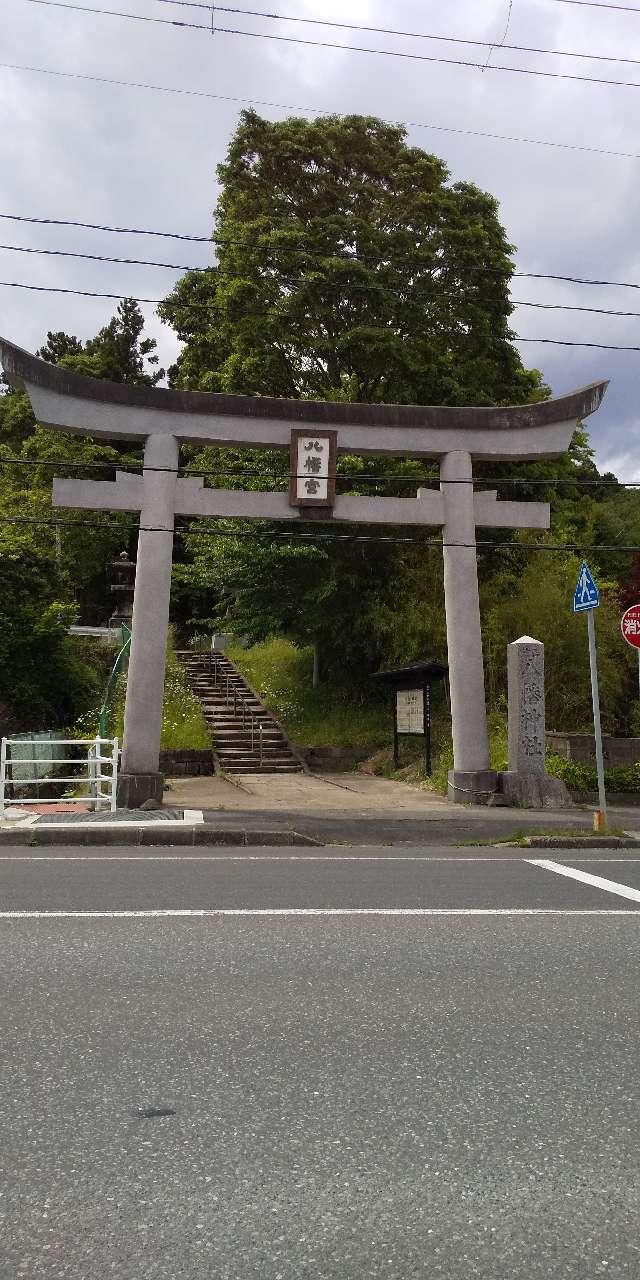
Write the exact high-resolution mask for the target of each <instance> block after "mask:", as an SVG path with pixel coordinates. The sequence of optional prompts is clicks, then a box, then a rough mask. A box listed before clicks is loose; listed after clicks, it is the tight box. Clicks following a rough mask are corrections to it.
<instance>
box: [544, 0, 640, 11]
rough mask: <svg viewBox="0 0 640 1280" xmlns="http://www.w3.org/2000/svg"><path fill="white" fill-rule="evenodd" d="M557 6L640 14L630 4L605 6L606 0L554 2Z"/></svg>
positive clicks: (558, 0) (556, 0) (555, 0)
mask: <svg viewBox="0 0 640 1280" xmlns="http://www.w3.org/2000/svg"><path fill="white" fill-rule="evenodd" d="M554 3H555V4H576V5H579V6H580V7H581V8H584V9H612V10H613V11H614V12H615V11H616V10H619V11H620V13H640V9H637V8H635V7H634V6H633V5H629V4H605V3H604V0H554Z"/></svg>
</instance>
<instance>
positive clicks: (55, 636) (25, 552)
mask: <svg viewBox="0 0 640 1280" xmlns="http://www.w3.org/2000/svg"><path fill="white" fill-rule="evenodd" d="M62 594H63V586H62V584H61V583H60V581H59V579H58V578H57V575H56V572H55V565H54V564H53V563H52V560H51V558H50V557H47V556H46V554H44V553H43V552H39V551H37V550H35V549H34V548H33V547H32V546H31V545H29V541H28V540H27V538H20V537H19V536H15V535H12V533H11V532H10V531H8V530H7V529H5V528H2V527H0V718H1V719H2V721H3V723H4V727H5V730H9V731H17V730H22V729H27V728H28V729H33V730H36V729H50V728H58V727H62V726H64V725H66V724H68V723H69V722H70V721H71V720H72V719H73V718H74V717H75V716H76V715H77V714H78V711H81V710H82V709H83V708H84V707H86V706H87V705H88V704H89V703H90V702H91V700H92V699H93V697H95V693H96V678H95V674H94V673H93V671H92V670H91V668H90V667H89V666H88V664H87V663H86V662H83V661H82V660H81V659H79V658H78V656H77V654H76V652H75V651H74V646H73V643H72V641H71V639H70V637H69V635H68V629H69V626H70V625H71V623H73V622H74V621H75V619H76V608H75V605H74V604H73V603H71V602H69V601H64V599H61V598H60V595H62Z"/></svg>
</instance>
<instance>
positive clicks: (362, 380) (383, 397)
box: [160, 112, 547, 679]
mask: <svg viewBox="0 0 640 1280" xmlns="http://www.w3.org/2000/svg"><path fill="white" fill-rule="evenodd" d="M218 176H219V179H220V183H221V194H220V198H219V201H218V206H217V209H216V214H215V232H214V243H215V247H216V254H217V261H216V264H215V265H214V266H213V267H211V268H209V269H207V270H206V271H201V272H189V273H187V275H185V276H184V277H183V278H182V279H181V280H180V281H179V282H178V284H177V285H176V287H175V288H174V290H173V292H172V293H171V295H170V296H169V298H168V299H167V300H166V301H165V302H164V303H163V304H162V306H161V308H160V313H161V315H162V316H163V318H164V319H165V320H166V321H168V322H169V323H171V324H172V325H173V327H174V328H175V330H176V331H177V333H178V336H179V337H180V338H181V339H182V341H183V343H184V346H183V349H182V351H181V354H180V356H179V358H178V361H177V364H176V365H175V366H174V367H173V369H172V370H170V377H171V379H172V381H173V382H174V384H176V385H179V386H186V387H191V388H198V389H203V390H205V389H206V390H213V391H227V392H236V393H248V394H252V395H275V396H292V397H302V398H313V397H318V398H321V399H342V400H364V401H369V402H400V403H423V404H424V403H432V404H433V403H435V404H495V403H517V402H523V401H528V400H534V399H537V398H540V397H543V396H544V395H545V394H546V391H547V389H546V388H545V387H544V386H543V385H542V383H541V379H540V375H539V374H538V373H537V372H536V371H529V370H526V369H525V368H524V367H523V365H522V362H521V360H520V357H519V355H518V352H517V350H516V347H515V346H514V344H513V341H512V335H511V332H510V329H509V314H510V311H511V303H510V300H509V288H508V286H509V279H510V276H511V274H512V271H513V264H512V260H511V252H512V250H511V246H510V245H509V243H508V241H507V238H506V236H505V233H504V230H503V228H502V226H501V223H500V220H499V217H498V212H497V205H496V201H495V200H494V199H493V198H492V197H491V196H490V195H488V194H486V193H485V192H482V191H480V190H479V189H478V188H477V187H475V186H473V185H472V184H470V183H451V182H450V180H449V174H448V171H447V169H446V166H445V165H444V164H443V162H442V161H441V160H439V159H438V158H437V157H436V156H433V155H429V154H428V153H426V152H425V151H422V150H421V149H420V148H417V147H410V146H409V145H408V144H407V141H406V135H405V130H404V129H402V128H401V127H399V126H394V125H390V124H386V123H384V122H383V121H381V120H377V119H374V118H371V117H363V116H347V117H338V116H332V117H323V118H320V119H318V120H312V121H308V120H301V119H289V120H285V121H282V122H279V123H270V122H268V121H266V120H263V119H261V118H260V117H259V116H258V115H256V113H255V112H244V113H243V114H242V116H241V119H240V123H239V126H238V128H237V130H236V133H235V135H234V137H233V139H232V141H231V145H230V147H229V152H228V155H227V159H226V161H225V163H224V164H222V165H221V166H220V168H219V170H218ZM193 462H194V467H195V468H196V469H199V468H203V469H205V470H209V471H211V472H214V473H217V479H218V483H221V484H222V485H226V486H228V485H229V484H234V483H237V482H238V481H237V479H236V477H235V476H234V475H233V474H230V473H233V472H234V471H238V470H239V471H244V472H245V474H244V476H243V478H242V480H241V481H240V482H241V483H242V484H243V485H244V486H245V487H246V485H247V484H249V485H251V484H255V485H257V486H259V487H265V486H266V487H274V485H277V484H278V483H280V484H282V485H283V486H284V485H285V483H286V472H287V468H288V459H287V458H285V457H284V456H283V455H282V454H275V455H273V454H271V455H270V456H269V460H268V462H267V463H266V465H265V464H261V463H260V460H259V459H256V458H255V457H254V458H253V459H252V463H251V470H252V471H253V472H255V471H257V472H258V473H260V472H262V474H258V476H255V475H253V476H252V477H251V476H248V475H247V474H246V464H245V463H244V462H243V457H242V455H241V454H236V455H233V454H232V453H230V451H228V450H226V451H224V453H223V452H222V451H220V450H214V449H206V450H200V451H198V454H197V455H194V456H193ZM340 470H341V473H342V474H343V475H344V476H345V477H347V476H352V475H353V474H354V473H355V474H357V475H358V477H359V478H358V480H357V481H356V482H354V481H353V480H351V479H347V478H345V480H343V481H341V482H340V489H341V491H342V492H345V491H350V492H354V491H355V492H362V493H376V492H385V493H399V494H409V493H411V485H410V484H409V485H408V484H407V480H411V478H412V477H415V478H417V476H418V474H421V475H423V474H424V467H423V466H420V465H418V464H415V463H410V462H409V463H407V462H398V461H396V460H389V459H380V458H378V459H375V458H374V459H367V460H366V461H365V460H363V459H361V458H346V459H345V458H342V459H341V461H340ZM267 471H268V472H269V474H268V475H267ZM380 476H382V477H383V479H382V481H380V480H378V479H375V477H380ZM278 477H280V479H278ZM415 482H416V483H417V479H416V481H415ZM226 528H227V532H229V533H230V532H231V529H230V528H229V526H227V527H226ZM253 528H254V532H255V526H254V527H253ZM235 529H236V530H237V534H238V536H235V537H233V536H232V537H231V538H228V537H227V538H221V537H220V536H218V535H217V534H216V535H215V536H214V530H213V529H212V527H211V526H210V525H209V526H208V525H207V524H206V523H204V524H203V525H202V526H201V528H200V532H201V533H202V532H204V533H206V532H207V530H208V532H209V534H210V535H211V536H210V537H209V539H208V540H207V539H206V538H198V539H195V538H194V539H193V541H192V543H191V544H190V550H191V552H192V556H193V561H192V565H191V566H189V565H185V566H182V568H181V569H180V571H179V573H178V575H177V578H178V589H177V594H176V601H177V603H178V605H179V608H181V609H183V614H182V616H183V619H184V620H185V621H186V619H187V617H188V611H189V609H190V610H191V618H192V620H193V622H194V624H196V623H197V622H198V620H205V619H208V620H209V621H211V622H212V623H218V624H220V623H223V622H224V623H225V624H226V625H232V626H235V627H236V628H238V629H239V630H241V631H243V632H244V633H246V634H250V635H252V636H254V637H259V636H262V635H265V634H266V633H268V632H269V631H270V630H281V631H284V632H285V633H286V634H288V635H290V636H292V637H293V638H294V639H298V640H305V641H307V642H308V641H309V640H313V641H315V642H317V643H318V644H319V646H320V649H321V653H322V657H323V661H324V664H325V668H327V667H328V668H329V669H332V671H333V673H334V674H335V675H337V674H339V673H342V674H343V675H344V676H345V678H349V679H352V678H353V675H354V674H355V673H357V672H361V673H366V671H367V670H370V669H371V667H372V666H375V665H376V663H377V662H378V661H379V660H380V659H381V658H382V657H383V654H384V642H383V640H382V632H381V631H380V628H379V626H378V619H377V613H378V611H377V607H376V600H377V598H378V596H379V595H380V593H381V591H382V590H383V588H384V586H385V584H386V583H387V582H388V579H389V577H390V575H398V574H401V572H402V565H403V555H404V553H403V552H402V550H399V549H398V548H397V547H394V546H393V545H390V546H384V547H383V546H380V545H378V544H376V543H373V542H372V543H368V544H350V543H331V542H327V541H324V540H323V539H322V538H317V539H316V540H312V541H310V542H308V543H304V544H302V545H301V544H297V545H295V546H293V547H290V546H288V545H286V543H285V544H283V541H282V540H279V539H277V537H276V535H277V533H278V532H279V530H278V529H277V527H276V526H273V541H272V542H271V543H269V541H268V539H265V538H264V537H261V539H260V541H259V542H256V541H255V540H252V537H251V532H252V530H251V526H247V527H243V526H241V525H236V526H235ZM268 529H269V526H267V527H266V530H265V529H263V531H262V532H263V533H264V532H265V531H266V532H268ZM308 532H309V533H313V532H314V530H313V529H310V530H308ZM360 532H361V533H363V534H366V532H367V531H366V530H361V531H360ZM371 532H372V533H375V532H377V533H378V535H379V533H380V530H379V529H378V530H377V531H373V530H372V531H371Z"/></svg>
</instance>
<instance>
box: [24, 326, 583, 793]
mask: <svg viewBox="0 0 640 1280" xmlns="http://www.w3.org/2000/svg"><path fill="white" fill-rule="evenodd" d="M0 353H1V355H2V362H3V365H4V368H5V371H6V373H7V376H8V378H9V379H10V381H12V382H13V383H18V384H19V385H21V386H23V387H25V389H26V391H27V393H28V395H29V398H30V400H31V403H32V406H33V410H34V413H35V415H36V418H37V419H38V421H39V422H41V423H43V424H44V425H46V426H49V427H56V428H60V429H62V430H65V431H73V432H76V433H79V434H83V435H85V434H86V435H91V436H94V437H100V438H103V439H125V440H128V441H129V442H130V443H132V442H135V441H140V442H141V443H142V442H144V462H143V470H142V475H133V474H131V473H116V478H115V480H113V481H94V480H76V479H72V480H55V481H54V489H53V502H54V505H55V506H58V507H69V508H74V509H89V510H103V511H104V510H119V511H138V512H139V513H140V531H139V537H138V551H137V557H136V559H137V571H136V584H135V595H134V608H133V624H132V627H133V634H132V642H131V657H130V662H129V676H128V682H127V697H126V707H125V724H124V748H123V759H122V771H121V778H120V789H119V803H120V804H122V805H125V806H128V807H138V806H139V805H140V804H141V803H142V802H143V801H144V800H146V799H149V798H154V799H160V798H161V796H162V776H161V774H160V772H159V769H158V759H159V749H160V730H161V724H162V701H163V689H164V669H165V657H166V645H167V635H168V624H169V594H170V586H171V565H172V553H173V533H174V520H175V516H176V515H181V516H182V515H185V516H193V517H203V516H209V517H234V516H235V517H239V518H242V519H243V520H246V519H256V520H264V519H268V520H286V521H298V522H301V521H302V520H304V518H305V517H308V514H309V508H310V507H311V506H315V508H316V509H315V510H314V512H313V514H314V516H315V518H320V519H322V520H323V521H325V522H327V523H331V524H337V523H342V522H344V523H346V524H367V525H373V524H385V525H395V526H403V525H405V526H407V525H408V526H411V525H413V526H432V527H435V528H441V529H442V540H443V557H444V593H445V608H446V620H447V646H448V663H449V681H450V689H451V718H452V734H453V754H454V768H453V771H452V774H451V777H450V785H449V795H450V798H451V799H452V800H454V801H457V802H460V803H486V802H487V800H488V799H489V798H490V796H492V795H493V794H495V792H496V790H497V787H498V779H497V775H496V773H495V772H494V771H492V770H491V769H490V767H489V749H488V737H487V720H486V708H485V690H484V671H483V659H482V634H481V625H480V606H479V596H478V574H477V563H476V529H477V528H490V529H506V528H509V529H513V528H530V529H547V528H548V527H549V519H550V513H549V506H548V504H547V503H542V502H508V501H499V500H498V498H497V493H496V492H487V491H484V492H479V493H474V489H473V460H474V459H478V460H483V461H487V460H492V461H496V462H497V461H501V460H511V461H515V460H520V461H527V460H538V459H540V458H552V457H557V456H558V455H560V454H561V453H563V452H564V451H565V450H566V449H567V448H568V446H569V444H570V441H571V437H572V434H573V431H574V430H575V427H576V424H577V422H578V421H579V420H580V419H582V418H584V417H586V416H587V415H588V414H590V413H593V412H594V411H595V410H596V409H597V408H598V407H599V405H600V403H601V400H602V396H603V394H604V391H605V389H606V386H607V384H606V383H597V384H594V385H592V386H590V387H587V388H585V389H584V390H582V391H578V392H573V393H571V394H570V395H567V396H563V397H561V398H559V399H557V400H549V401H543V402H541V403H539V404H532V405H519V406H513V407H510V408H457V407H452V408H448V407H447V408H438V407H431V406H419V405H418V406H413V405H410V406H406V405H364V404H334V403H325V402H311V401H298V400H275V399H269V398H267V397H250V396H226V395H212V394H204V393H199V392H184V391H172V390H168V389H164V388H157V387H155V388H148V387H131V386H122V385H120V384H114V383H108V382H103V381H98V380H95V379H91V378H85V377H83V376H81V375H79V374H75V373H72V372H71V371H69V370H65V369H62V368H60V367H58V366H55V365H50V364H48V363H46V362H45V361H41V360H38V359H37V358H35V357H34V356H31V355H29V354H28V353H27V352H23V351H21V350H20V349H19V348H17V347H14V346H13V345H12V344H9V343H7V342H4V341H2V340H0ZM180 441H185V442H187V441H191V442H193V441H197V442H199V443H202V442H207V443H210V444H218V445H225V446H229V447H234V448H242V447H246V448H260V447H262V448H269V449H273V448H277V447H280V448H287V449H290V450H291V459H292V474H291V487H290V491H289V493H288V494H286V493H254V492H242V491H237V490H216V489H210V488H206V487H205V485H204V482H203V480H202V479H199V478H193V477H182V478H180V477H179V476H178V470H179V445H180ZM325 444H326V447H325ZM305 450H306V454H305ZM340 452H344V453H349V454H352V455H353V454H355V455H369V456H371V455H378V456H380V455H392V456H401V457H411V458H429V459H433V458H435V459H437V460H438V461H439V465H440V486H439V489H420V490H418V494H417V496H416V498H366V497H352V496H347V495H345V496H338V497H335V496H334V495H335V467H334V465H333V460H334V459H335V457H336V455H337V454H339V453H340ZM307 454H308V455H309V456H308V458H307ZM304 459H306V460H305V461H303V460H304Z"/></svg>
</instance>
